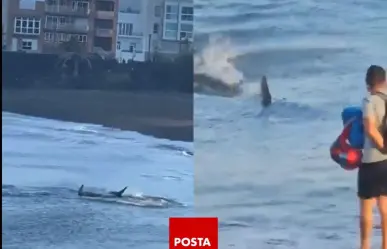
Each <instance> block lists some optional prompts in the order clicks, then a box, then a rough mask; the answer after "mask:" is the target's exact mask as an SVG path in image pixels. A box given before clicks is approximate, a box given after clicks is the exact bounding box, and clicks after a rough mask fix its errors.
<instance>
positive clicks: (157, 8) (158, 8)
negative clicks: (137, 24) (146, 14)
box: [155, 6, 161, 17]
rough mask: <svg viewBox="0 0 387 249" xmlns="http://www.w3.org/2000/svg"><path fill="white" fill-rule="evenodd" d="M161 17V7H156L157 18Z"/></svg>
mask: <svg viewBox="0 0 387 249" xmlns="http://www.w3.org/2000/svg"><path fill="white" fill-rule="evenodd" d="M160 16H161V6H155V17H160Z"/></svg>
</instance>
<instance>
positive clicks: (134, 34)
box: [118, 32, 144, 37]
mask: <svg viewBox="0 0 387 249" xmlns="http://www.w3.org/2000/svg"><path fill="white" fill-rule="evenodd" d="M118 36H119V37H143V36H144V33H142V32H132V33H129V34H118Z"/></svg>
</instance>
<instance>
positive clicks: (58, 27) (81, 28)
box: [45, 22, 89, 33]
mask: <svg viewBox="0 0 387 249" xmlns="http://www.w3.org/2000/svg"><path fill="white" fill-rule="evenodd" d="M45 28H46V29H50V30H55V31H69V32H70V31H74V32H85V33H86V32H88V31H89V26H88V25H76V24H74V23H66V24H59V23H51V22H47V23H46V25H45Z"/></svg>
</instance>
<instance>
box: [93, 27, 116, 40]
mask: <svg viewBox="0 0 387 249" xmlns="http://www.w3.org/2000/svg"><path fill="white" fill-rule="evenodd" d="M95 36H97V37H106V38H109V37H110V38H111V37H113V36H114V31H113V30H112V29H101V28H96V29H95Z"/></svg>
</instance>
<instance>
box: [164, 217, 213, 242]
mask: <svg viewBox="0 0 387 249" xmlns="http://www.w3.org/2000/svg"><path fill="white" fill-rule="evenodd" d="M180 248H205V249H218V218H216V217H171V218H169V249H180Z"/></svg>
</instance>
